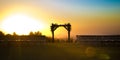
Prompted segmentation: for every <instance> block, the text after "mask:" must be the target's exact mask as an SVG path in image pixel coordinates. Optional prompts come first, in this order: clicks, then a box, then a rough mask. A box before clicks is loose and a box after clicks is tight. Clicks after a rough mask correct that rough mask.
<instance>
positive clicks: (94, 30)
mask: <svg viewBox="0 0 120 60" xmlns="http://www.w3.org/2000/svg"><path fill="white" fill-rule="evenodd" d="M51 23H58V24H65V23H71V25H72V31H71V36H72V37H75V35H84V34H85V35H86V34H87V35H88V34H120V0H0V30H1V31H3V32H4V33H6V34H7V33H13V31H14V32H16V33H18V34H28V32H29V31H41V32H42V34H43V35H46V36H51V32H50V25H51ZM16 26H17V27H16ZM55 37H56V38H59V37H67V31H66V30H65V29H64V28H63V27H61V28H58V29H57V30H56V31H55Z"/></svg>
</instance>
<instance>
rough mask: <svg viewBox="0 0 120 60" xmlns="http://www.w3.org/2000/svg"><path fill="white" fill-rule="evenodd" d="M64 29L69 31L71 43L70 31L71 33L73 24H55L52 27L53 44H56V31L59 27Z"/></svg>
mask: <svg viewBox="0 0 120 60" xmlns="http://www.w3.org/2000/svg"><path fill="white" fill-rule="evenodd" d="M61 26H62V27H64V28H65V29H66V30H67V31H68V42H70V31H71V24H70V23H68V24H64V25H58V24H53V23H52V26H51V32H52V42H54V31H55V30H56V29H57V28H58V27H61Z"/></svg>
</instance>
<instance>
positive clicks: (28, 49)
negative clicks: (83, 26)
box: [0, 41, 120, 60]
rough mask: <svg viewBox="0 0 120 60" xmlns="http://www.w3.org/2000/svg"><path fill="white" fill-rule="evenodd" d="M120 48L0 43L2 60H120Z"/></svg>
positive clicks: (66, 44) (63, 44)
mask: <svg viewBox="0 0 120 60" xmlns="http://www.w3.org/2000/svg"><path fill="white" fill-rule="evenodd" d="M119 51H120V48H119V47H104V46H103V47H100V46H99V47H93V46H88V45H81V44H80V43H40V42H31V41H30V42H20V41H18V42H17V41H16V42H7V43H5V42H4V43H3V42H2V43H0V54H1V55H0V58H1V59H0V60H119V59H118V58H119V54H120V52H119Z"/></svg>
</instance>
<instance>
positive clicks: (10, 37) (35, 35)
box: [0, 31, 45, 40]
mask: <svg viewBox="0 0 120 60" xmlns="http://www.w3.org/2000/svg"><path fill="white" fill-rule="evenodd" d="M43 38H45V36H44V35H42V33H41V32H39V31H37V32H32V31H31V32H30V33H29V34H28V35H18V34H17V33H16V32H13V34H4V33H3V32H2V31H0V40H18V39H21V40H39V39H43Z"/></svg>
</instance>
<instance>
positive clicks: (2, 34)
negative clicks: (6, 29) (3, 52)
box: [0, 31, 4, 40]
mask: <svg viewBox="0 0 120 60" xmlns="http://www.w3.org/2000/svg"><path fill="white" fill-rule="evenodd" d="M3 39H4V33H3V32H2V31H0V40H3Z"/></svg>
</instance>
